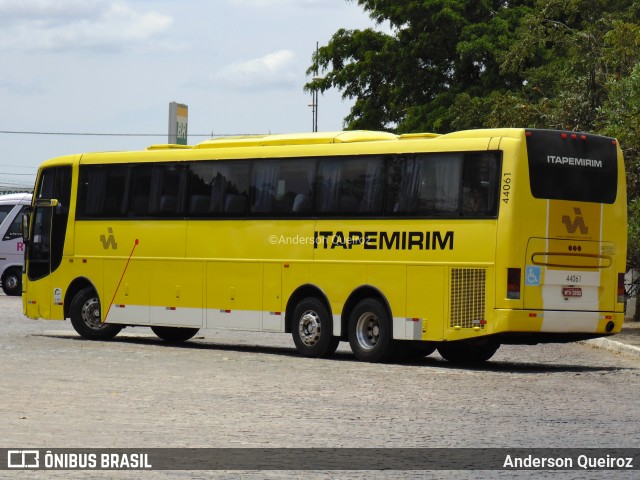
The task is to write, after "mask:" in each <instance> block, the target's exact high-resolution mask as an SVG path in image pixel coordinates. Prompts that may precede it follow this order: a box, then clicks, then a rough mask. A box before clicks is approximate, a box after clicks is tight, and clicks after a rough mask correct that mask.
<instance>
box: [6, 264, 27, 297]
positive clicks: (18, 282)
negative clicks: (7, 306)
mask: <svg viewBox="0 0 640 480" xmlns="http://www.w3.org/2000/svg"><path fill="white" fill-rule="evenodd" d="M2 291H3V292H4V293H5V295H9V296H12V297H17V296H19V295H22V270H21V269H19V268H8V269H7V271H6V272H4V275H3V276H2Z"/></svg>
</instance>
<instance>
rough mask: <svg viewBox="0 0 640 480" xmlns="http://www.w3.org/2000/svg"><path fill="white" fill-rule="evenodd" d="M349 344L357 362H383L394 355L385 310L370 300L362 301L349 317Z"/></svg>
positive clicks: (388, 321)
mask: <svg viewBox="0 0 640 480" xmlns="http://www.w3.org/2000/svg"><path fill="white" fill-rule="evenodd" d="M348 333H349V344H350V345H351V350H352V351H353V354H354V355H355V356H356V358H357V359H358V360H361V361H363V362H384V361H387V360H389V359H390V358H391V357H392V356H393V355H394V353H395V351H396V348H397V345H396V342H394V341H393V338H392V329H391V318H390V317H389V314H388V313H387V309H386V308H385V307H384V306H383V305H382V304H381V303H380V302H379V301H378V300H374V299H372V298H367V299H365V300H362V301H361V302H360V303H358V304H357V305H356V307H355V308H354V309H353V312H351V316H350V317H349V329H348Z"/></svg>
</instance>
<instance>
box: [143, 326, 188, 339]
mask: <svg viewBox="0 0 640 480" xmlns="http://www.w3.org/2000/svg"><path fill="white" fill-rule="evenodd" d="M151 330H153V333H155V334H156V335H157V336H158V337H160V338H161V339H162V340H164V341H165V342H169V343H182V342H186V341H187V340H189V339H190V338H193V337H194V336H195V335H196V333H198V332H199V331H200V329H199V328H186V327H157V326H153V327H151Z"/></svg>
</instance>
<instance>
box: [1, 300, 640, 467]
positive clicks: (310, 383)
mask: <svg viewBox="0 0 640 480" xmlns="http://www.w3.org/2000/svg"><path fill="white" fill-rule="evenodd" d="M0 372H1V375H0V379H1V380H0V447H4V448H35V447H38V448H65V447H66V448H87V447H91V448H114V447H116V448H151V447H165V448H166V447H216V448H218V447H220V448H221V447H238V448H240V447H243V448H244V447H258V448H273V447H278V448H280V447H282V448H293V447H309V448H313V447H318V448H320V447H330V448H333V447H354V448H355V447H358V448H359V447H377V448H387V447H393V448H407V447H456V448H459V447H465V448H480V447H519V448H536V447H545V448H547V447H548V448H560V447H579V448H591V447H594V448H595V447H603V448H638V447H640V408H639V405H640V359H638V358H633V357H629V356H625V355H620V354H615V353H612V352H609V351H606V350H602V349H598V348H593V347H591V346H589V345H585V344H567V345H539V346H503V347H501V349H500V350H499V351H498V352H497V353H496V355H495V356H494V357H493V359H492V360H491V361H490V362H488V363H487V364H486V365H485V366H483V367H478V368H468V367H465V368H462V367H457V366H453V365H451V364H449V363H447V362H445V361H444V360H442V359H441V358H440V357H439V356H438V354H437V353H434V354H433V355H432V356H430V357H427V358H424V359H420V360H418V361H414V362H412V363H395V364H384V365H380V364H365V363H361V362H358V361H356V360H355V359H354V357H353V356H352V355H351V353H350V351H349V349H348V346H347V345H346V344H342V345H341V347H340V348H339V350H338V353H337V354H336V356H335V358H333V359H330V360H316V359H306V358H303V357H300V356H299V355H298V354H297V353H296V351H295V348H294V346H293V342H292V340H291V338H290V336H289V335H284V334H264V333H260V334H259V333H246V332H232V331H205V332H203V333H201V334H198V335H197V336H196V337H195V339H194V340H192V341H190V342H187V343H185V344H183V345H182V346H169V345H166V344H164V343H163V342H162V341H161V340H159V339H157V337H155V336H154V335H153V334H152V332H151V331H150V330H148V329H145V328H127V329H125V330H123V331H122V332H121V333H120V334H119V335H118V337H116V339H115V340H112V341H108V342H91V341H86V340H82V339H80V338H79V337H78V336H77V334H76V333H75V332H74V331H73V329H72V327H71V325H70V323H69V322H68V321H67V322H54V321H33V320H29V319H26V318H24V317H23V316H22V305H21V300H20V298H15V297H6V296H4V295H0ZM9 473H11V474H12V475H8V474H9ZM16 473H18V472H8V471H4V472H2V471H0V478H15V474H16ZM19 473H21V475H20V478H70V477H72V478H172V477H174V476H179V477H181V478H211V477H215V478H238V476H239V474H238V472H158V471H156V472H19ZM514 473H516V472H465V471H454V472H435V473H429V472H375V471H370V472H342V473H339V472H338V473H336V472H306V474H305V475H304V476H305V478H308V477H311V478H336V477H340V478H496V477H502V478H513V476H514ZM520 475H522V478H524V477H525V476H527V475H531V472H519V475H518V476H520ZM547 475H548V476H547ZM242 476H243V477H247V476H248V477H250V478H295V477H299V476H300V472H298V474H295V475H294V474H292V473H291V472H285V471H280V472H264V471H262V472H261V471H257V472H243V474H242ZM536 478H638V470H635V471H634V472H620V471H617V472H564V473H559V472H546V473H545V472H536Z"/></svg>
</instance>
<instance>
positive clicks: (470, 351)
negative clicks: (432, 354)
mask: <svg viewBox="0 0 640 480" xmlns="http://www.w3.org/2000/svg"><path fill="white" fill-rule="evenodd" d="M498 348H500V344H499V343H497V342H493V341H485V342H478V343H475V342H474V343H470V342H466V341H461V342H447V343H442V344H440V346H439V347H438V353H439V354H440V356H441V357H442V358H444V359H445V360H447V361H449V362H451V363H482V362H486V361H487V360H489V359H490V358H491V357H493V355H494V353H496V351H497V350H498Z"/></svg>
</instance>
